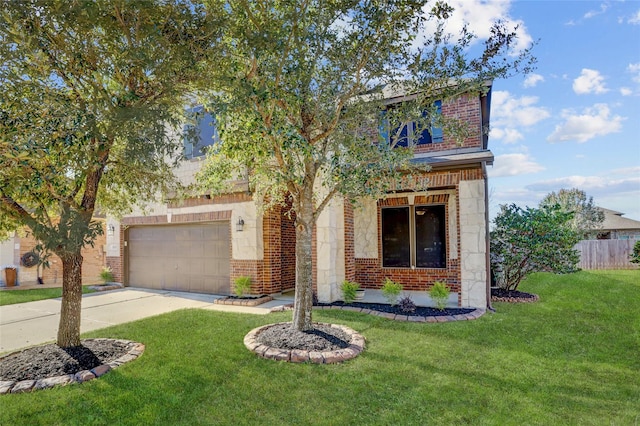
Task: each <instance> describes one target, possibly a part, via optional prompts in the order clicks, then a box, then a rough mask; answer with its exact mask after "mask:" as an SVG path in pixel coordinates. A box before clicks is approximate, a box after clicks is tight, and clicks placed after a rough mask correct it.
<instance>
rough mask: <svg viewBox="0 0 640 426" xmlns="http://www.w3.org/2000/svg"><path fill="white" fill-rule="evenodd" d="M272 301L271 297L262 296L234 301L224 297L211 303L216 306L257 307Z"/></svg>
mask: <svg viewBox="0 0 640 426" xmlns="http://www.w3.org/2000/svg"><path fill="white" fill-rule="evenodd" d="M272 300H273V297H271V296H264V297H260V298H257V299H234V298H230V297H225V298H223V299H216V300H214V301H213V303H215V304H216V305H234V306H258V305H262V304H263V303H266V302H270V301H272Z"/></svg>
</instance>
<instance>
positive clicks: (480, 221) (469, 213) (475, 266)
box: [459, 180, 487, 308]
mask: <svg viewBox="0 0 640 426" xmlns="http://www.w3.org/2000/svg"><path fill="white" fill-rule="evenodd" d="M484 188H485V187H484V181H482V180H472V181H461V182H460V186H459V194H460V204H459V205H460V256H461V258H460V268H461V271H460V274H461V280H462V283H461V287H462V294H461V299H462V300H461V304H462V306H463V307H478V308H484V307H486V305H487V287H486V286H487V264H486V254H487V253H486V251H487V248H486V239H487V235H486V224H485V202H484V197H485V189H484Z"/></svg>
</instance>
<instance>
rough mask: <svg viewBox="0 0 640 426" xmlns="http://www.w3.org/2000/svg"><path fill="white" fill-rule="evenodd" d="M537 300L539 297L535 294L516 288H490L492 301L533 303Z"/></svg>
mask: <svg viewBox="0 0 640 426" xmlns="http://www.w3.org/2000/svg"><path fill="white" fill-rule="evenodd" d="M538 300H540V297H539V296H538V295H537V294H532V293H526V292H524V291H518V290H504V289H502V288H492V289H491V301H492V302H509V303H533V302H537V301H538Z"/></svg>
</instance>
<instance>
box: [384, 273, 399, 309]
mask: <svg viewBox="0 0 640 426" xmlns="http://www.w3.org/2000/svg"><path fill="white" fill-rule="evenodd" d="M401 291H402V284H400V283H396V282H393V281H391V280H390V279H389V278H385V279H384V284H382V294H383V296H384V297H385V299H387V301H388V302H389V304H390V305H391V306H394V305H396V304H397V303H398V296H399V295H400V292H401Z"/></svg>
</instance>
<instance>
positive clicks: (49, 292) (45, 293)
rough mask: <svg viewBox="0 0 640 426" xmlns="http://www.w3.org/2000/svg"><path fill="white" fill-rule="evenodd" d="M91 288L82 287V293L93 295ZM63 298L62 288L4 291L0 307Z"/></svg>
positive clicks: (1, 292) (0, 294)
mask: <svg viewBox="0 0 640 426" xmlns="http://www.w3.org/2000/svg"><path fill="white" fill-rule="evenodd" d="M93 292H95V290H91V289H90V288H89V286H82V293H83V294H88V293H93ZM55 297H62V288H61V287H57V288H34V289H29V290H3V291H0V306H4V305H13V304H16V303H24V302H34V301H36V300H43V299H53V298H55Z"/></svg>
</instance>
